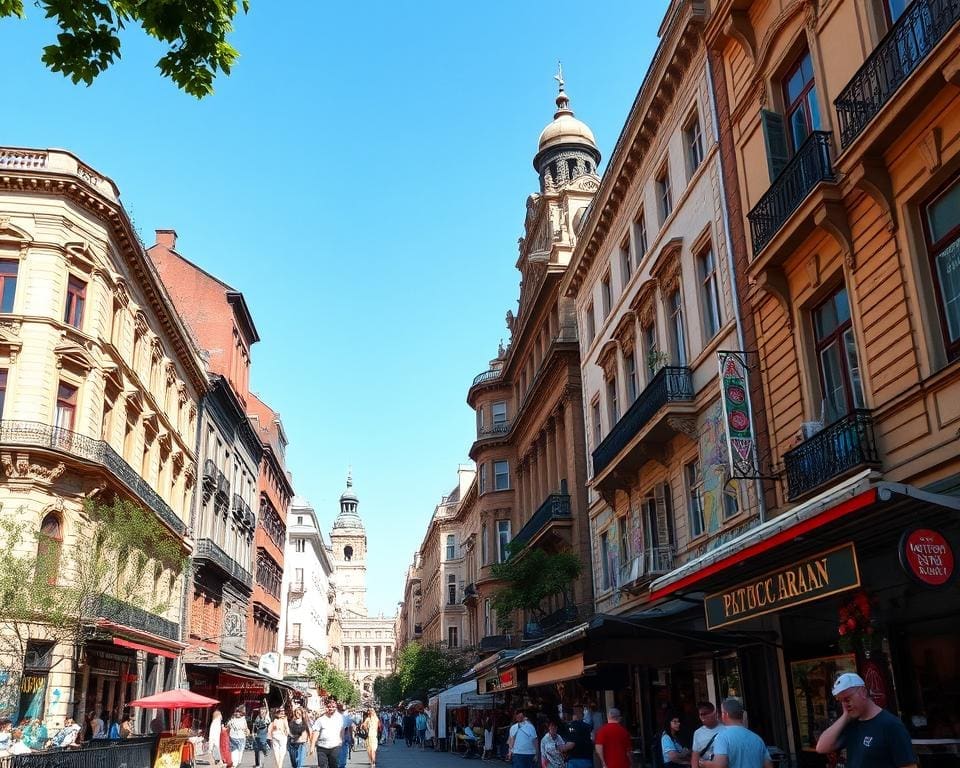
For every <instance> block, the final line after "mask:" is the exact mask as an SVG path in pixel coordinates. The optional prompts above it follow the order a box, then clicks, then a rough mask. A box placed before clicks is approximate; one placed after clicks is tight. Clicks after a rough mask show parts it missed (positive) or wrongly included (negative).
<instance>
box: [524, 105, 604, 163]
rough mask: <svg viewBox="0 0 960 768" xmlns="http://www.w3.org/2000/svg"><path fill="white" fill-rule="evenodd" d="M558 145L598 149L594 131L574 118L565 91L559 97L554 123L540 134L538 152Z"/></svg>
mask: <svg viewBox="0 0 960 768" xmlns="http://www.w3.org/2000/svg"><path fill="white" fill-rule="evenodd" d="M558 144H586V145H588V146H590V147H593V148H594V149H597V140H596V139H595V138H594V136H593V131H591V130H590V126H588V125H587V124H586V123H585V122H583V121H582V120H578V119H577V118H576V117H574V115H573V110H572V109H570V99H569V98H568V97H567V94H566V93H564V92H563V91H561V92H560V95H559V96H557V111H556V112H555V113H554V114H553V122H551V123H550V124H549V125H547V127H546V128H544V129H543V132H542V133H541V134H540V142H539V144H538V145H537V150H538V151H540V152H542V151H543V150H545V149H548V148H549V147H555V146H557V145H558Z"/></svg>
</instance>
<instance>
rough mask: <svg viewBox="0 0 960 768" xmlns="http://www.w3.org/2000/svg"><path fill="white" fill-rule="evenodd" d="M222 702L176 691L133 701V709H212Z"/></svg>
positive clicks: (188, 692)
mask: <svg viewBox="0 0 960 768" xmlns="http://www.w3.org/2000/svg"><path fill="white" fill-rule="evenodd" d="M219 703H220V702H219V701H217V700H216V699H211V698H209V697H208V696H201V695H200V694H199V693H193V691H188V690H186V689H179V688H178V689H174V690H172V691H164V692H163V693H155V694H153V696H144V697H143V698H142V699H137V700H136V701H131V702H130V706H131V707H145V708H152V709H193V708H194V707H204V708H206V707H212V706H215V705H217V704H219Z"/></svg>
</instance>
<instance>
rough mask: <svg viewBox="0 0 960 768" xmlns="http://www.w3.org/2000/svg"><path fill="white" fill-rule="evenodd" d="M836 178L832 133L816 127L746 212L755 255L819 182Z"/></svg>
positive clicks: (758, 253)
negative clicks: (831, 146) (832, 159)
mask: <svg viewBox="0 0 960 768" xmlns="http://www.w3.org/2000/svg"><path fill="white" fill-rule="evenodd" d="M835 178H836V177H835V176H834V173H833V165H832V163H831V161H830V134H829V133H828V132H826V131H814V132H813V133H811V134H810V135H809V136H808V137H807V140H806V141H804V142H803V144H801V145H800V148H799V149H798V150H797V153H796V154H795V155H794V156H793V157H792V158H791V160H790V162H789V163H787V164H786V166H784V169H783V170H782V171H781V172H780V175H779V176H777V178H776V179H775V180H774V182H773V184H771V185H770V189H768V190H767V192H766V194H764V196H763V197H761V198H760V201H759V202H758V203H757V204H756V205H755V206H754V207H753V210H752V211H750V213H748V214H747V218H748V219H749V220H750V237H751V239H752V241H753V256H754V258H756V257H757V256H759V255H760V251H762V250H763V249H764V248H766V247H767V245H768V244H769V243H770V241H771V240H773V238H774V237H776V235H777V233H778V232H779V231H780V230H781V229H782V228H783V225H784V224H786V223H787V220H788V219H789V218H790V216H791V215H792V214H793V212H794V211H796V210H797V208H799V207H800V204H801V203H802V202H803V201H804V200H806V199H807V195H809V194H810V192H811V191H813V188H814V187H815V186H817V184H819V183H820V182H821V181H834V180H835Z"/></svg>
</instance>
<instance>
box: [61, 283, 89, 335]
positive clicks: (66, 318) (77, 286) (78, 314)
mask: <svg viewBox="0 0 960 768" xmlns="http://www.w3.org/2000/svg"><path fill="white" fill-rule="evenodd" d="M86 298H87V284H86V283H85V282H83V280H81V279H80V278H79V277H74V276H73V275H70V279H69V280H68V281H67V303H66V306H64V309H63V322H65V323H66V324H67V325H72V326H73V327H74V328H79V327H80V326H81V325H82V324H83V305H84V302H85V301H86Z"/></svg>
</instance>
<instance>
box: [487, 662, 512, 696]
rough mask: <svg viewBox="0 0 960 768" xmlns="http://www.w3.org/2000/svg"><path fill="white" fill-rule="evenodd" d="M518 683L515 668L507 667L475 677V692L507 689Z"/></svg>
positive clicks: (494, 691) (492, 691)
mask: <svg viewBox="0 0 960 768" xmlns="http://www.w3.org/2000/svg"><path fill="white" fill-rule="evenodd" d="M518 685H519V683H518V681H517V668H516V667H507V668H506V669H501V670H500V671H499V672H495V673H493V674H488V675H484V676H483V677H478V678H477V693H496V692H497V691H509V690H510V689H511V688H516V687H517V686H518Z"/></svg>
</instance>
